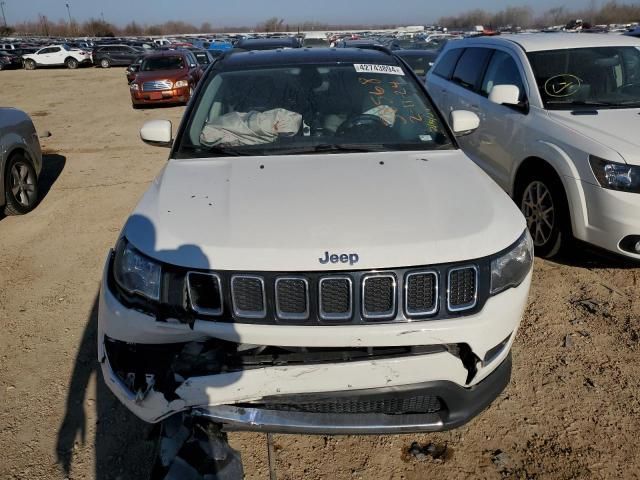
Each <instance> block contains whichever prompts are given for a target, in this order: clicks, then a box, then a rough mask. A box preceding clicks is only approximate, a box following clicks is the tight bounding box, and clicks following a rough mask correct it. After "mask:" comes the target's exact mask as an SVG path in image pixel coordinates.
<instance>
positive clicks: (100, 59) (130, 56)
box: [93, 45, 143, 68]
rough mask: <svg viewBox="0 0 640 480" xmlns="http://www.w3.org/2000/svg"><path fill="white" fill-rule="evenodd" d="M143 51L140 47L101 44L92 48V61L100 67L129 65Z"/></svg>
mask: <svg viewBox="0 0 640 480" xmlns="http://www.w3.org/2000/svg"><path fill="white" fill-rule="evenodd" d="M142 52H143V50H142V49H141V48H137V47H131V46H129V45H103V46H101V47H98V48H96V49H94V51H93V63H94V64H95V65H100V66H101V67H102V68H109V67H111V66H115V65H123V66H127V65H131V63H132V62H133V61H134V60H135V59H136V58H138V56H139V55H140V54H141V53H142Z"/></svg>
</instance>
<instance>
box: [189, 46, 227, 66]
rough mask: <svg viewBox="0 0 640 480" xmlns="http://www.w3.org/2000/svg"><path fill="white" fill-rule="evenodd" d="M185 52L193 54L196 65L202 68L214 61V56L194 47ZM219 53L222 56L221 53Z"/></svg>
mask: <svg viewBox="0 0 640 480" xmlns="http://www.w3.org/2000/svg"><path fill="white" fill-rule="evenodd" d="M186 50H189V51H190V52H191V53H193V56H194V57H196V60H198V63H199V64H200V65H201V66H202V68H207V67H208V66H209V64H211V63H212V62H213V61H214V60H215V56H214V55H212V54H211V52H209V51H207V50H203V49H201V48H195V47H192V48H186ZM220 53H221V54H222V52H220Z"/></svg>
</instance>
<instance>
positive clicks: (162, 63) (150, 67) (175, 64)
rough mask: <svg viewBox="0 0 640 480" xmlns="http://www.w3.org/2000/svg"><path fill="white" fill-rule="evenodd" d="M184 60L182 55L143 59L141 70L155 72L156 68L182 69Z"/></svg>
mask: <svg viewBox="0 0 640 480" xmlns="http://www.w3.org/2000/svg"><path fill="white" fill-rule="evenodd" d="M183 68H184V60H183V59H182V57H178V56H176V57H151V58H146V59H144V60H143V61H142V65H141V66H140V70H141V71H143V72H153V71H156V70H182V69H183Z"/></svg>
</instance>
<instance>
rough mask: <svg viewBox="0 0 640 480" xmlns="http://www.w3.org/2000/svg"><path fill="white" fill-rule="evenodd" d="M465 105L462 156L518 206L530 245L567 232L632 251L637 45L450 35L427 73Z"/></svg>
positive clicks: (637, 165) (438, 96)
mask: <svg viewBox="0 0 640 480" xmlns="http://www.w3.org/2000/svg"><path fill="white" fill-rule="evenodd" d="M427 88H428V90H429V92H430V94H431V96H432V98H433V99H434V102H435V103H436V105H437V106H438V107H439V108H440V109H441V110H442V111H443V112H450V111H453V110H460V109H464V110H471V111H473V112H475V113H477V115H478V116H479V117H480V119H481V122H480V127H479V128H478V129H477V130H476V131H474V132H473V133H471V134H469V135H467V136H464V137H460V138H459V143H460V145H461V147H462V149H463V150H464V151H465V153H466V154H467V155H468V156H469V157H471V159H472V160H473V161H474V162H476V163H477V164H478V165H479V166H480V167H482V168H483V169H484V170H485V171H486V172H487V173H489V175H491V177H493V179H494V180H495V181H496V182H498V184H500V186H502V188H504V189H505V190H506V191H507V192H508V193H509V194H510V195H511V196H512V197H513V199H514V200H515V202H516V203H517V205H518V206H519V207H520V208H521V210H522V212H523V213H524V215H525V217H526V218H527V223H528V226H529V229H530V231H531V235H532V237H533V239H534V244H535V247H536V252H537V253H538V254H539V255H541V256H553V255H554V254H555V253H557V252H558V251H559V250H560V248H561V247H562V245H563V244H566V243H567V240H569V239H570V238H572V237H575V238H577V239H580V240H583V241H586V242H589V243H591V244H594V245H597V246H599V247H602V248H605V249H607V250H609V251H613V252H616V253H618V254H622V255H625V256H627V257H629V258H634V259H640V137H639V136H638V128H639V127H640V116H639V115H640V42H639V41H638V40H637V39H632V38H628V37H624V36H619V35H602V34H593V35H592V34H578V35H576V34H533V35H505V36H503V37H499V38H498V37H492V38H488V37H484V38H474V39H465V40H462V41H459V42H451V43H450V44H449V45H447V48H446V50H445V51H444V52H443V53H442V55H440V57H439V59H438V61H437V62H436V64H435V65H434V67H433V68H432V69H431V70H430V73H429V75H428V76H427Z"/></svg>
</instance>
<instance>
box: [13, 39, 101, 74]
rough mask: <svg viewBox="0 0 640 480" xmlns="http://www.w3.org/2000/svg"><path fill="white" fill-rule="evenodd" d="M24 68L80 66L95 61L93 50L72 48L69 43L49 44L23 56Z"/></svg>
mask: <svg viewBox="0 0 640 480" xmlns="http://www.w3.org/2000/svg"><path fill="white" fill-rule="evenodd" d="M22 59H23V64H24V68H25V69H27V70H35V69H36V67H52V66H62V65H64V66H66V67H67V68H71V69H73V68H78V66H80V65H83V64H86V65H89V64H91V63H93V61H92V56H91V52H87V51H85V50H81V49H79V48H71V47H69V46H68V45H64V44H62V45H49V46H48V47H44V48H41V49H40V50H38V51H37V52H35V53H29V54H27V55H23V56H22Z"/></svg>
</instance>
